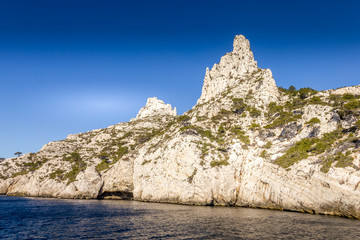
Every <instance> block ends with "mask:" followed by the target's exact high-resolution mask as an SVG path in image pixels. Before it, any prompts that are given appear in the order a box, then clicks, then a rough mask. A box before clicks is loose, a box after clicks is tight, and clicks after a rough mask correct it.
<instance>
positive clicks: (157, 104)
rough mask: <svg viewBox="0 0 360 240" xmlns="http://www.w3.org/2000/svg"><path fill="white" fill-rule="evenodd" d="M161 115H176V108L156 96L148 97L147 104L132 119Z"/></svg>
mask: <svg viewBox="0 0 360 240" xmlns="http://www.w3.org/2000/svg"><path fill="white" fill-rule="evenodd" d="M154 116H156V117H161V116H172V117H176V116H177V113H176V108H174V109H173V108H172V107H171V105H170V104H165V103H164V102H163V101H162V100H159V99H157V98H156V97H152V98H148V100H147V102H146V105H145V106H144V107H143V108H141V109H140V111H139V113H138V114H137V116H136V117H135V118H132V119H131V120H130V121H134V120H139V119H144V118H148V117H154Z"/></svg>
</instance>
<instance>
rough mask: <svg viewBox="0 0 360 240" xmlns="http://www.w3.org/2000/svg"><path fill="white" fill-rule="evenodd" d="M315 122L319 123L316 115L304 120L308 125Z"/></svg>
mask: <svg viewBox="0 0 360 240" xmlns="http://www.w3.org/2000/svg"><path fill="white" fill-rule="evenodd" d="M316 123H320V119H318V118H317V117H314V118H312V119H310V120H309V121H307V122H306V124H309V125H314V124H316Z"/></svg>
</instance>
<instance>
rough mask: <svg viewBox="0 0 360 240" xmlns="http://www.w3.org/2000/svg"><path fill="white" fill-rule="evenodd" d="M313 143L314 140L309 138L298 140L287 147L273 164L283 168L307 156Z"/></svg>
mask: <svg viewBox="0 0 360 240" xmlns="http://www.w3.org/2000/svg"><path fill="white" fill-rule="evenodd" d="M313 144H314V140H313V139H309V138H305V139H302V140H300V141H298V142H297V143H295V145H294V146H293V147H291V148H289V149H288V150H287V151H286V153H285V154H284V155H283V156H281V157H279V158H277V159H276V160H275V164H277V165H279V166H281V167H283V168H288V167H290V166H291V165H293V164H294V163H297V162H299V161H301V160H302V159H305V158H307V157H308V156H309V152H310V149H311V146H312V145H313Z"/></svg>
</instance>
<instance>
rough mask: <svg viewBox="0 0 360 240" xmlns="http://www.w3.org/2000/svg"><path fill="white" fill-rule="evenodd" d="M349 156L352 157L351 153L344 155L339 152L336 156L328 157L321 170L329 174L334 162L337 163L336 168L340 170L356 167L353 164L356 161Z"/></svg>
mask: <svg viewBox="0 0 360 240" xmlns="http://www.w3.org/2000/svg"><path fill="white" fill-rule="evenodd" d="M349 155H350V152H348V153H346V154H343V153H342V152H339V153H337V154H336V155H335V156H327V157H326V158H325V159H324V160H323V162H322V166H321V169H320V170H321V171H322V172H323V173H327V172H329V170H330V167H331V165H332V164H333V163H334V162H336V164H335V167H338V168H345V167H350V166H354V165H353V163H352V162H353V161H354V159H353V158H352V157H351V156H349Z"/></svg>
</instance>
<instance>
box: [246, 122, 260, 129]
mask: <svg viewBox="0 0 360 240" xmlns="http://www.w3.org/2000/svg"><path fill="white" fill-rule="evenodd" d="M249 129H251V130H258V129H260V125H259V124H257V123H251V125H250V126H249Z"/></svg>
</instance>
